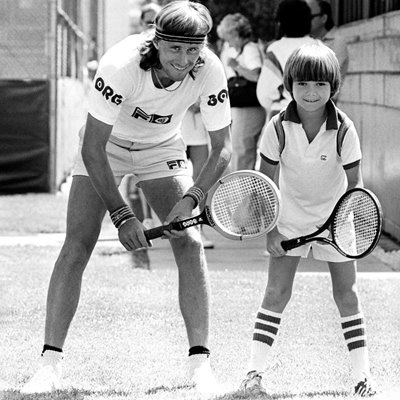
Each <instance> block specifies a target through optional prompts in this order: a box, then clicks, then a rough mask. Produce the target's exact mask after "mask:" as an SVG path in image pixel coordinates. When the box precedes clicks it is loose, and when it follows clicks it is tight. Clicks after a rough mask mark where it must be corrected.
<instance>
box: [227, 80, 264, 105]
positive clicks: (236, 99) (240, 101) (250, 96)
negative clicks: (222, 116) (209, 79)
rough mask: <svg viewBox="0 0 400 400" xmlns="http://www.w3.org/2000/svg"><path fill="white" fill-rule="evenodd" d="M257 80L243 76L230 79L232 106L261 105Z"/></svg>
mask: <svg viewBox="0 0 400 400" xmlns="http://www.w3.org/2000/svg"><path fill="white" fill-rule="evenodd" d="M256 89H257V82H251V81H249V80H247V79H246V78H244V77H243V76H239V75H236V76H233V77H232V78H229V79H228V93H229V99H230V102H231V107H260V106H261V105H260V102H259V101H258V99H257V93H256Z"/></svg>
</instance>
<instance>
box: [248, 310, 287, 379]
mask: <svg viewBox="0 0 400 400" xmlns="http://www.w3.org/2000/svg"><path fill="white" fill-rule="evenodd" d="M281 317H282V313H276V312H273V311H269V310H266V309H264V308H262V307H260V308H259V310H258V312H257V317H256V322H255V325H254V331H253V341H252V342H251V356H250V362H249V369H248V371H259V372H263V371H264V370H265V368H266V364H267V359H268V356H269V353H270V351H271V346H272V345H273V343H274V340H275V338H276V336H277V334H278V329H279V325H280V323H281Z"/></svg>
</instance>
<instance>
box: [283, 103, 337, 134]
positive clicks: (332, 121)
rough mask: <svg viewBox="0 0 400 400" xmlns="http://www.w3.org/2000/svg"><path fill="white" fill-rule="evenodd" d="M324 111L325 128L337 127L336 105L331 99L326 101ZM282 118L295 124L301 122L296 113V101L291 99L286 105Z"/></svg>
mask: <svg viewBox="0 0 400 400" xmlns="http://www.w3.org/2000/svg"><path fill="white" fill-rule="evenodd" d="M326 112H327V118H326V130H327V131H328V130H330V129H338V127H339V123H338V113H337V110H336V106H335V104H334V103H333V101H332V100H329V101H328V103H326ZM283 120H284V121H290V122H294V123H296V124H301V121H300V118H299V114H297V107H296V102H295V101H294V100H292V101H291V102H290V103H289V104H288V106H287V107H286V110H285V115H284V117H283Z"/></svg>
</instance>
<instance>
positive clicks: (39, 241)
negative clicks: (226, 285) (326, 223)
mask: <svg viewBox="0 0 400 400" xmlns="http://www.w3.org/2000/svg"><path fill="white" fill-rule="evenodd" d="M205 232H206V233H207V236H208V237H209V238H210V239H212V241H213V242H214V243H215V248H214V249H210V250H206V253H207V260H208V265H209V268H210V269H211V270H212V269H229V270H231V269H253V270H260V269H266V268H267V265H268V255H266V254H265V242H264V241H265V239H264V238H258V239H254V240H249V241H245V242H240V241H234V240H228V239H225V238H224V237H222V236H220V235H219V234H218V233H217V232H215V231H214V230H213V229H211V228H209V227H205ZM63 239H64V234H61V233H60V234H38V235H34V236H3V237H0V246H10V245H18V246H23V245H37V246H57V247H60V246H61V244H62V242H63ZM105 246H108V247H113V248H116V249H117V250H118V248H120V250H121V251H122V250H124V249H123V247H122V245H121V244H120V243H119V241H118V239H117V235H116V231H115V228H114V227H113V226H112V225H108V224H105V226H104V227H103V230H102V233H101V235H100V240H99V242H98V244H97V248H100V247H105ZM384 248H385V249H386V251H385V250H384ZM388 249H389V251H387V250H388ZM149 255H150V261H151V268H153V269H158V268H175V263H174V259H173V255H172V252H171V251H170V247H169V243H168V241H167V240H162V239H156V240H154V241H153V248H152V249H150V250H149ZM358 270H359V272H369V273H370V272H385V273H389V272H393V271H400V249H399V246H398V245H396V244H395V243H393V242H390V241H389V240H388V239H387V238H383V239H382V241H381V243H380V245H379V246H378V247H377V248H376V249H375V250H374V252H373V253H372V254H370V255H369V256H367V257H365V258H363V259H361V260H359V261H358ZM327 271H328V269H327V265H326V263H323V262H320V261H315V260H313V259H306V260H302V261H301V263H300V266H299V272H327Z"/></svg>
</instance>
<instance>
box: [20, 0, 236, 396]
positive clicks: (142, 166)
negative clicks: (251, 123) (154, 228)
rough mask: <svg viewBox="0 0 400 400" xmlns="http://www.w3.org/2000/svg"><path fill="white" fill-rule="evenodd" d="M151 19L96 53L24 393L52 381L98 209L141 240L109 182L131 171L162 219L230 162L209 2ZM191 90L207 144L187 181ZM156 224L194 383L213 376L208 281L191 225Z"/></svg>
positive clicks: (124, 236)
mask: <svg viewBox="0 0 400 400" xmlns="http://www.w3.org/2000/svg"><path fill="white" fill-rule="evenodd" d="M155 27H156V29H155V32H154V33H153V37H152V39H150V40H147V41H145V42H144V43H141V44H139V43H138V40H139V39H140V40H141V41H142V40H143V36H140V35H139V36H130V37H128V38H126V39H124V40H123V41H122V42H120V43H118V44H117V45H115V46H114V47H113V48H112V49H110V50H109V51H108V52H107V53H106V54H105V55H104V57H103V58H102V60H101V61H100V64H99V68H98V71H97V74H96V77H95V79H94V87H93V89H92V91H91V95H90V99H89V114H88V117H87V122H86V128H85V131H84V135H83V137H82V144H81V152H80V155H79V156H78V159H77V162H76V165H75V168H74V174H73V175H74V177H73V182H72V186H71V191H70V198H69V205H68V215H67V234H66V239H65V243H64V246H63V248H62V250H61V253H60V255H59V258H58V260H57V262H56V264H55V268H54V271H53V274H52V277H51V281H50V286H49V291H48V301H47V315H46V329H45V345H44V348H43V352H42V358H41V368H40V369H39V370H38V371H37V373H36V374H35V375H34V376H33V377H32V379H31V380H30V381H29V382H28V383H27V384H26V385H25V386H24V387H23V389H22V392H23V393H38V392H49V391H52V390H54V389H58V388H60V386H61V369H62V366H61V365H62V359H63V352H62V349H63V346H64V342H65V339H66V336H67V333H68V329H69V326H70V323H71V321H72V319H73V317H74V314H75V311H76V308H77V306H78V302H79V295H80V287H81V281H82V275H83V272H84V270H85V267H86V265H87V262H88V260H89V258H90V255H91V253H92V250H93V248H94V246H95V244H96V241H97V239H98V236H99V232H100V229H101V222H102V219H103V216H104V214H105V212H106V210H108V211H109V213H110V216H111V219H112V221H113V222H114V224H115V226H116V228H117V229H118V235H119V240H120V241H121V243H122V245H123V246H124V247H125V248H126V249H127V250H129V251H131V250H135V249H138V248H142V247H148V246H149V245H150V244H149V243H148V242H147V240H146V238H145V235H144V230H143V229H144V228H143V225H142V224H141V222H140V221H139V220H138V219H137V218H136V217H135V215H134V213H133V211H132V210H131V209H130V208H129V207H128V206H127V205H126V204H125V203H124V201H123V198H122V197H121V194H120V193H119V191H118V188H117V186H118V184H119V183H120V181H121V179H122V178H123V176H124V175H126V174H134V175H135V176H136V179H137V181H138V185H139V186H140V188H141V189H142V190H143V192H144V194H145V196H146V199H147V201H148V202H149V204H150V206H151V207H152V209H153V210H154V211H155V212H156V213H157V215H158V217H159V218H160V220H161V221H164V223H165V224H168V223H170V222H171V221H173V220H179V219H184V218H188V217H190V216H191V215H192V213H193V209H195V208H196V207H197V205H198V204H199V203H200V202H201V201H202V200H203V197H204V195H205V193H206V192H207V191H208V190H209V189H210V188H211V186H212V185H213V184H214V183H215V182H216V181H217V179H218V178H219V177H220V176H221V175H222V173H223V171H224V170H225V168H226V166H227V165H228V163H229V160H230V155H231V145H230V131H229V125H230V122H231V117H230V104H229V101H228V99H227V88H226V78H225V75H224V72H223V66H222V64H221V62H220V61H219V59H218V58H217V57H216V56H215V55H214V54H213V53H212V52H211V51H210V50H209V49H207V48H206V37H207V34H208V33H209V32H210V30H211V28H212V20H211V17H210V14H209V12H208V10H207V9H206V8H205V7H204V6H203V5H201V4H199V3H193V2H189V1H174V2H171V3H169V4H167V5H166V6H164V7H163V8H162V9H161V11H160V12H159V13H158V14H157V17H156V19H155ZM138 38H139V39H138ZM199 97H200V99H201V105H200V107H201V112H202V117H203V120H204V123H205V126H206V128H207V130H208V132H209V135H210V143H211V151H210V155H209V158H208V160H207V162H206V164H205V166H204V168H203V170H202V172H201V173H200V175H199V176H198V177H197V179H196V182H195V183H194V185H193V180H192V177H191V175H190V172H189V170H188V169H187V168H186V155H185V146H184V143H183V140H182V137H181V134H180V123H181V120H182V118H183V116H184V115H185V113H186V110H187V109H188V108H189V106H190V105H191V104H193V103H194V102H195V101H196V100H197V99H198V98H199ZM196 212H197V211H196ZM164 233H165V237H167V238H169V239H170V243H171V247H172V250H173V253H174V256H175V260H176V263H177V266H178V269H179V301H180V308H181V312H182V316H183V318H184V322H185V325H186V330H187V335H188V341H189V346H190V350H189V368H188V373H189V379H190V380H191V381H192V382H193V383H194V384H197V385H199V386H200V385H202V384H204V383H205V382H206V381H207V380H209V379H212V373H211V367H210V360H209V354H210V352H209V349H208V337H209V282H208V276H207V266H206V260H205V255H204V250H203V247H202V244H201V239H200V233H199V230H198V229H195V228H189V229H187V230H185V231H182V232H176V231H171V232H167V231H165V232H164Z"/></svg>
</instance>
